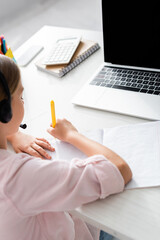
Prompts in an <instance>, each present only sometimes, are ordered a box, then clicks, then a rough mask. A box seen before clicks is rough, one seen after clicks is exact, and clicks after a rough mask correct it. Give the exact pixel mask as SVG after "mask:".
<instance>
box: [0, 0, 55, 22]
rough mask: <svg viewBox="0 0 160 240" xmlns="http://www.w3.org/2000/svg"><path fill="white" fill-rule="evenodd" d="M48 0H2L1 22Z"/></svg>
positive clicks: (0, 5) (0, 7)
mask: <svg viewBox="0 0 160 240" xmlns="http://www.w3.org/2000/svg"><path fill="white" fill-rule="evenodd" d="M46 1H47V0H0V22H2V23H3V22H4V21H6V20H10V19H12V18H14V17H15V16H16V15H19V14H20V13H21V12H23V11H24V10H25V9H27V8H28V9H29V8H30V7H31V6H33V7H34V6H35V5H36V4H37V3H43V2H46ZM53 1H54V0H53Z"/></svg>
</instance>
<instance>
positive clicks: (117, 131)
mask: <svg viewBox="0 0 160 240" xmlns="http://www.w3.org/2000/svg"><path fill="white" fill-rule="evenodd" d="M85 135H86V136H87V137H89V138H91V139H93V140H95V141H97V142H99V143H102V144H103V145H105V146H107V147H108V148H110V149H112V150H113V151H115V152H116V153H117V154H119V155H120V156H121V157H122V158H123V159H124V160H125V161H126V162H127V163H128V164H129V166H130V168H131V170H132V172H133V179H132V180H131V182H130V183H128V184H127V185H126V187H125V188H126V189H132V188H144V187H153V186H160V122H159V121H157V122H149V123H141V124H134V125H127V126H122V127H115V128H111V129H97V130H94V131H91V132H87V133H85ZM54 146H55V149H56V152H55V153H53V159H55V158H56V159H59V160H62V159H63V160H71V159H72V158H74V157H78V158H82V159H83V158H85V157H86V156H85V155H84V154H83V153H82V152H80V151H79V150H78V149H77V148H75V147H73V146H71V145H70V144H68V143H64V142H61V141H58V140H56V141H55V143H54Z"/></svg>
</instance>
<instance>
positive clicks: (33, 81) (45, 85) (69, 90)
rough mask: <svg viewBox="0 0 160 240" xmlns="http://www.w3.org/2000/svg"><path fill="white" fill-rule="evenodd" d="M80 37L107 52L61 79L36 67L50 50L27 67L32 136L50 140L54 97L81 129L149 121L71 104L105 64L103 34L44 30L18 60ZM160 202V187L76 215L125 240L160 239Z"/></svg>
mask: <svg viewBox="0 0 160 240" xmlns="http://www.w3.org/2000/svg"><path fill="white" fill-rule="evenodd" d="M74 33H75V34H76V33H77V34H81V35H82V37H83V38H86V39H91V40H95V41H97V42H98V43H99V44H100V46H101V49H100V50H98V51H97V52H96V53H94V54H93V55H92V56H90V57H89V58H88V59H86V60H85V61H84V62H83V63H81V64H80V65H79V66H77V67H76V68H75V69H73V70H72V71H71V72H69V73H68V74H67V75H66V76H64V77H62V78H57V77H54V76H52V75H49V74H47V73H44V72H41V71H39V70H37V68H36V67H35V65H34V63H35V62H36V61H37V60H38V59H40V58H41V57H42V56H43V55H44V51H42V52H41V53H40V54H39V55H38V56H37V57H36V58H35V59H34V60H33V61H32V62H31V63H30V64H29V65H28V66H27V67H24V68H21V75H22V82H23V86H24V89H25V91H24V100H25V110H26V111H25V121H26V123H27V125H28V128H27V129H26V132H28V133H30V134H32V135H35V136H41V137H42V136H44V137H49V135H48V134H47V133H46V128H47V127H48V126H49V124H50V122H51V116H50V115H51V114H50V100H51V99H54V101H55V108H56V116H57V117H59V118H63V117H65V118H67V119H68V120H70V121H71V122H72V123H73V124H74V125H75V126H76V127H77V128H78V129H79V131H88V130H93V129H95V128H108V127H114V126H120V125H125V124H135V123H140V122H146V120H144V119H139V118H134V117H130V116H125V115H120V114H116V113H111V112H105V111H99V110H95V109H90V108H84V107H80V106H75V105H73V104H72V103H71V99H72V97H73V96H74V95H75V94H76V93H77V92H78V90H79V89H80V88H81V87H82V86H83V84H84V83H85V82H86V81H87V80H88V78H89V77H91V75H92V74H93V73H94V71H95V69H96V68H97V67H98V66H99V65H100V64H101V63H102V62H103V44H102V33H101V32H93V31H87V30H77V29H71V28H70V29H69V28H58V27H51V26H44V27H43V28H42V29H40V31H38V32H37V33H36V34H35V35H33V36H32V37H31V38H30V39H29V40H28V41H27V42H25V43H24V44H23V45H22V46H21V47H19V48H18V49H17V50H16V51H15V52H14V56H15V58H17V57H18V56H20V55H21V54H22V53H23V52H25V51H26V49H28V48H29V46H32V45H43V46H44V48H45V49H46V50H47V49H48V48H49V47H50V46H51V43H52V42H54V41H56V39H58V38H59V37H63V36H64V35H71V34H72V35H73V34H74ZM159 199H160V187H157V188H148V189H136V190H125V191H124V192H123V193H120V194H116V195H112V196H109V197H108V198H106V199H104V200H98V201H96V202H93V203H90V204H86V205H84V206H82V207H80V208H78V209H76V210H74V211H72V214H75V215H77V216H79V217H80V218H82V219H84V220H85V221H86V222H88V223H90V224H92V225H94V226H96V227H98V228H100V229H102V230H104V231H107V232H108V233H110V234H112V235H114V236H115V237H117V238H119V239H123V240H126V239H136V240H143V239H144V240H150V239H159V236H160V228H159V223H160V201H159Z"/></svg>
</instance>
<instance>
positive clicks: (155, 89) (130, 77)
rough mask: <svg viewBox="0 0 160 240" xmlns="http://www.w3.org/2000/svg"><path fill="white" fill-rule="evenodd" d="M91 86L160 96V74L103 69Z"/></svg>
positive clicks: (122, 69)
mask: <svg viewBox="0 0 160 240" xmlns="http://www.w3.org/2000/svg"><path fill="white" fill-rule="evenodd" d="M90 84H91V85H97V86H101V87H109V88H115V89H122V90H129V91H135V92H141V93H148V94H154V95H160V73H159V72H147V71H142V70H133V69H124V68H114V67H103V68H102V70H101V71H100V72H99V74H98V75H97V76H96V77H95V78H94V79H93V80H92V81H91V82H90Z"/></svg>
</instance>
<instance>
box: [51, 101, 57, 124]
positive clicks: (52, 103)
mask: <svg viewBox="0 0 160 240" xmlns="http://www.w3.org/2000/svg"><path fill="white" fill-rule="evenodd" d="M51 117H52V127H53V128H54V127H55V125H56V115H55V107H54V101H53V100H51Z"/></svg>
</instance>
